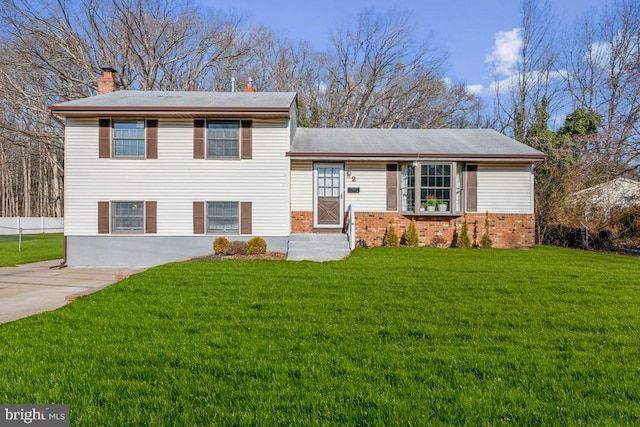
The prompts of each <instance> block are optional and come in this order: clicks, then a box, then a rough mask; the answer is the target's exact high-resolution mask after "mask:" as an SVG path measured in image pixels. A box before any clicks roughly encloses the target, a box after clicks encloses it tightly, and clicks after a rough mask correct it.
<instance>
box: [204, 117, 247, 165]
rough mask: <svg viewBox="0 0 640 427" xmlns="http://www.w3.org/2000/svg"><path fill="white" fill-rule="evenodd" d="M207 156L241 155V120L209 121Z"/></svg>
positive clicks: (236, 156) (237, 156) (228, 156)
mask: <svg viewBox="0 0 640 427" xmlns="http://www.w3.org/2000/svg"><path fill="white" fill-rule="evenodd" d="M207 157H209V158H212V157H213V158H216V157H218V158H220V157H222V158H239V157H240V122H238V121H234V120H209V121H208V122H207Z"/></svg>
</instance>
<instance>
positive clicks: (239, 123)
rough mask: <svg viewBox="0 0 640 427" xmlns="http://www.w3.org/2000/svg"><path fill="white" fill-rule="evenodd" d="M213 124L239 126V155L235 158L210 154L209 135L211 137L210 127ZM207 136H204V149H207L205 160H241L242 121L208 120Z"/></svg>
mask: <svg viewBox="0 0 640 427" xmlns="http://www.w3.org/2000/svg"><path fill="white" fill-rule="evenodd" d="M212 123H214V124H215V123H219V124H222V123H235V124H236V125H237V128H236V129H237V131H238V134H237V137H236V144H237V154H236V155H234V156H213V155H211V154H210V150H209V135H210V129H209V125H210V124H212ZM204 127H205V135H204V146H205V147H204V148H205V158H207V159H212V160H239V159H240V158H241V155H242V122H241V121H240V120H224V119H207V120H206V121H205V126H204ZM229 141H231V139H229Z"/></svg>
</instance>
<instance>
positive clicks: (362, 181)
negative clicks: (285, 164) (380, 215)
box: [291, 160, 387, 212]
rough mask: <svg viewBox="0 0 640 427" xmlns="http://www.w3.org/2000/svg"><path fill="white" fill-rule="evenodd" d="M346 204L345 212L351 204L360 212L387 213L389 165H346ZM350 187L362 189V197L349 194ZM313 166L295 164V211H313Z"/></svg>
mask: <svg viewBox="0 0 640 427" xmlns="http://www.w3.org/2000/svg"><path fill="white" fill-rule="evenodd" d="M344 173H345V176H344V188H343V192H344V198H345V199H344V200H345V205H344V206H345V210H346V209H347V208H348V206H349V204H351V205H353V208H354V209H355V210H356V211H360V212H380V211H385V210H386V209H387V199H386V197H387V164H386V163H374V162H367V163H360V162H347V163H345V172H344ZM349 187H352V188H359V189H360V192H359V193H349V192H348V189H349ZM314 196H315V195H314V193H313V162H311V161H300V160H294V161H292V162H291V210H293V211H311V210H313V198H314Z"/></svg>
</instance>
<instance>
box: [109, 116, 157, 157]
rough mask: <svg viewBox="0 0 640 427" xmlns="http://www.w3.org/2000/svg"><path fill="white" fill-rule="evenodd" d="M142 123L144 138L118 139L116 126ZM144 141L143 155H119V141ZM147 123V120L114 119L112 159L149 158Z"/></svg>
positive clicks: (112, 124) (112, 127) (112, 126)
mask: <svg viewBox="0 0 640 427" xmlns="http://www.w3.org/2000/svg"><path fill="white" fill-rule="evenodd" d="M140 122H142V127H143V128H142V138H119V137H116V124H118V123H140ZM126 139H129V140H132V139H134V140H136V141H140V140H141V141H142V154H126V155H125V154H117V153H116V148H117V143H116V142H117V141H118V140H126ZM147 151H148V150H147V121H146V120H145V119H119V118H116V119H112V120H111V157H112V158H114V159H146V158H147Z"/></svg>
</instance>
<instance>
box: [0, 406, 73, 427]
mask: <svg viewBox="0 0 640 427" xmlns="http://www.w3.org/2000/svg"><path fill="white" fill-rule="evenodd" d="M25 425H29V426H37V427H69V405H2V404H0V427H4V426H7V427H10V426H25Z"/></svg>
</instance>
